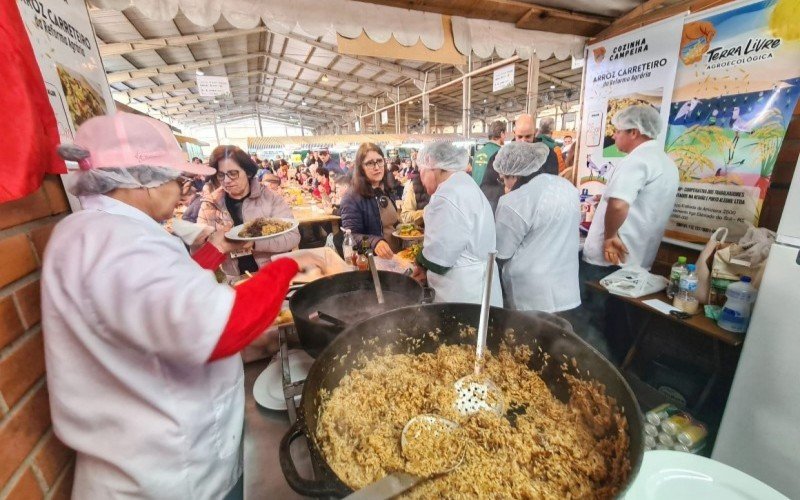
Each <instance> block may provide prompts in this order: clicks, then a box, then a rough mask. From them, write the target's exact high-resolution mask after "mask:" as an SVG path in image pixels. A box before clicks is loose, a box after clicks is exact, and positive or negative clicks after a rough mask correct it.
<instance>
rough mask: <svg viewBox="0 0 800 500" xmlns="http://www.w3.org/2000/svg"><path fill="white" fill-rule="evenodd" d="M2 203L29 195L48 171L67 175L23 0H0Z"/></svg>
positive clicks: (0, 194)
mask: <svg viewBox="0 0 800 500" xmlns="http://www.w3.org/2000/svg"><path fill="white" fill-rule="evenodd" d="M0 19H2V20H3V22H2V23H0V112H2V113H3V114H4V117H3V119H2V120H0V154H2V155H3V158H2V160H0V172H3V175H2V177H0V203H3V202H6V201H11V200H16V199H18V198H22V197H24V196H27V195H29V194H31V193H33V192H34V191H36V190H37V189H39V186H41V185H42V179H43V178H44V176H45V174H65V173H67V167H66V165H65V164H64V160H62V159H61V158H60V157H59V156H58V154H57V153H56V147H57V146H58V144H59V142H60V141H59V136H58V125H57V124H56V117H55V114H54V113H53V108H51V107H50V100H49V99H48V97H47V91H46V90H45V86H44V79H43V78H42V73H41V71H39V65H38V64H37V63H36V56H35V55H34V53H33V48H32V47H31V42H30V40H29V39H28V32H27V30H26V29H25V24H24V23H23V22H22V17H21V16H20V13H19V9H18V8H17V2H15V1H14V0H0Z"/></svg>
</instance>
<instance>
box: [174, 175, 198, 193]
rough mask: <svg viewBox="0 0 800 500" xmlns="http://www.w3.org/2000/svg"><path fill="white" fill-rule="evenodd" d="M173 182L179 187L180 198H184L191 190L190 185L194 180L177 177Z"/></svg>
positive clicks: (181, 176) (183, 176) (182, 176)
mask: <svg viewBox="0 0 800 500" xmlns="http://www.w3.org/2000/svg"><path fill="white" fill-rule="evenodd" d="M175 182H177V183H178V185H179V186H180V187H181V196H186V195H187V194H189V192H190V191H191V190H192V183H193V182H194V179H192V178H190V177H186V176H185V175H179V176H178V177H177V178H176V179H175Z"/></svg>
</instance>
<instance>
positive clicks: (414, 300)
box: [289, 271, 424, 357]
mask: <svg viewBox="0 0 800 500" xmlns="http://www.w3.org/2000/svg"><path fill="white" fill-rule="evenodd" d="M378 276H379V277H380V281H381V286H382V288H383V296H384V299H385V303H384V304H378V299H377V297H376V295H375V285H374V284H373V282H372V275H371V274H370V273H369V272H368V271H354V272H349V273H341V274H334V275H331V276H326V277H324V278H320V279H318V280H315V281H312V282H311V283H309V284H307V285H306V286H304V287H303V288H300V289H299V290H297V291H296V292H295V294H294V295H293V296H292V298H291V299H290V300H289V309H290V310H291V311H292V316H293V317H294V324H295V328H296V329H297V336H298V337H299V339H300V344H301V345H302V346H303V349H305V351H306V352H308V353H309V354H310V355H311V356H314V357H316V356H317V354H319V353H320V352H322V350H323V349H324V348H325V347H326V346H327V345H328V344H329V343H330V342H331V341H332V340H333V339H334V338H335V337H336V336H337V335H339V333H341V331H342V330H344V327H342V326H336V325H334V324H332V323H329V322H327V321H324V320H321V319H310V318H309V316H311V315H313V314H314V313H315V312H317V311H322V312H323V313H325V314H328V315H330V316H333V317H335V318H337V319H340V320H342V321H343V322H344V323H345V324H346V325H347V326H350V325H354V324H356V323H358V322H359V321H363V320H365V319H367V318H371V317H373V316H377V315H378V314H381V313H384V312H386V311H391V310H392V309H397V308H399V307H405V306H410V305H413V304H419V303H421V302H422V301H423V298H424V291H423V288H422V285H420V284H419V283H418V282H417V281H416V280H414V279H412V278H411V277H409V276H405V275H403V274H398V273H393V272H389V271H378Z"/></svg>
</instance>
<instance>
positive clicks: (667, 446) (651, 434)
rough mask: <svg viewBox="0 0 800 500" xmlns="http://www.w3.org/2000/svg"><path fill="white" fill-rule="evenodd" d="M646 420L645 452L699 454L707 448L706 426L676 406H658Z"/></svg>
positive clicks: (649, 412)
mask: <svg viewBox="0 0 800 500" xmlns="http://www.w3.org/2000/svg"><path fill="white" fill-rule="evenodd" d="M645 419H646V420H647V422H646V423H645V424H644V446H645V450H675V451H683V452H686V453H699V452H700V451H702V450H703V448H705V446H706V437H707V436H708V430H707V429H706V426H705V425H703V424H701V423H700V422H698V421H696V420H694V419H693V418H692V416H691V415H689V414H688V413H686V412H685V411H682V410H680V409H679V408H678V407H676V406H674V405H671V404H669V403H665V404H663V405H660V406H657V407H655V408H653V409H652V410H650V411H648V412H647V413H646V414H645Z"/></svg>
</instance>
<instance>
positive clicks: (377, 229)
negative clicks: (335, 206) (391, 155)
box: [341, 142, 400, 259]
mask: <svg viewBox="0 0 800 500" xmlns="http://www.w3.org/2000/svg"><path fill="white" fill-rule="evenodd" d="M354 168H355V171H354V172H353V183H352V188H351V189H350V190H348V192H347V194H346V195H345V197H344V199H343V200H342V205H341V215H342V229H349V230H350V232H351V233H352V234H353V236H354V237H355V238H356V241H361V239H362V237H363V236H367V237H368V238H369V242H370V245H371V247H372V250H373V251H374V252H375V255H377V256H378V257H382V258H384V259H391V258H392V256H393V255H394V252H396V251H398V250H400V242H399V241H397V238H395V237H394V236H392V233H393V232H394V229H395V226H396V225H397V223H398V222H399V221H400V216H399V215H398V213H397V207H396V205H395V200H394V199H393V197H392V193H391V187H390V185H389V181H388V176H389V174H388V170H387V168H386V157H385V156H384V155H383V151H382V150H381V148H380V147H378V146H377V145H375V144H372V143H371V142H365V143H364V144H362V145H361V147H359V148H358V152H356V157H355V162H354Z"/></svg>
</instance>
